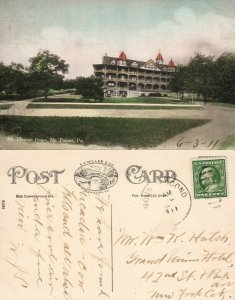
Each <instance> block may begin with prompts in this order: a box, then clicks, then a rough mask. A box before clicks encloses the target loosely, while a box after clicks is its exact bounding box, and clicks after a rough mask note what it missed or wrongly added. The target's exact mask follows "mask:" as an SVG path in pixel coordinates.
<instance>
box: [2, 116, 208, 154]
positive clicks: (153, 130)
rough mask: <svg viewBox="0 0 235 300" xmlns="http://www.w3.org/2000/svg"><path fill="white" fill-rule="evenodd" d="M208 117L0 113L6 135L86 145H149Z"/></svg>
mask: <svg viewBox="0 0 235 300" xmlns="http://www.w3.org/2000/svg"><path fill="white" fill-rule="evenodd" d="M207 122H209V120H188V119H186V120H185V119H184V120H178V119H177V120H175V119H170V120H168V119H134V118H133V119H126V118H79V117H68V118H66V117H23V116H0V130H1V132H2V133H3V134H5V135H8V136H9V135H13V136H20V137H23V138H42V139H50V138H56V139H59V138H63V139H81V140H83V144H84V145H90V144H96V145H102V146H123V147H125V148H129V149H130V148H135V149H137V148H146V147H154V146H157V145H159V144H161V143H163V142H164V141H166V140H167V139H169V138H171V137H173V136H175V135H176V134H179V133H181V132H184V131H185V130H188V129H190V128H192V127H196V126H200V125H203V124H205V123H207Z"/></svg>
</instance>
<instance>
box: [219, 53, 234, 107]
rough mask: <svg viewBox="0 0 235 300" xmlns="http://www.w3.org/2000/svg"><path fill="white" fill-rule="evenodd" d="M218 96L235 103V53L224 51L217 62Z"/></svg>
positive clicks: (220, 98)
mask: <svg viewBox="0 0 235 300" xmlns="http://www.w3.org/2000/svg"><path fill="white" fill-rule="evenodd" d="M215 84H216V97H217V98H218V99H219V100H222V101H225V102H233V103H235V53H224V54H222V55H221V56H220V57H218V59H217V60H216V62H215Z"/></svg>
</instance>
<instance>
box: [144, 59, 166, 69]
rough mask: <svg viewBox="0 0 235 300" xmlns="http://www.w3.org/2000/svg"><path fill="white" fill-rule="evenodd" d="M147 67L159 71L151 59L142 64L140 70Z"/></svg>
mask: <svg viewBox="0 0 235 300" xmlns="http://www.w3.org/2000/svg"><path fill="white" fill-rule="evenodd" d="M149 65H153V67H154V69H155V70H157V71H161V70H160V69H159V68H158V65H157V64H156V63H155V62H154V61H153V60H152V59H149V60H148V61H147V62H146V63H144V64H143V65H142V67H141V68H147V67H148V66H149Z"/></svg>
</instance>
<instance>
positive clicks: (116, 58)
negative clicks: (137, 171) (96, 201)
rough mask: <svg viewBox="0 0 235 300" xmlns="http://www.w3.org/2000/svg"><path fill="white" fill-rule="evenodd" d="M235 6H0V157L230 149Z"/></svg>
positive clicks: (154, 1) (144, 2)
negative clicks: (51, 151)
mask: <svg viewBox="0 0 235 300" xmlns="http://www.w3.org/2000/svg"><path fill="white" fill-rule="evenodd" d="M234 15H235V1H234V0H223V1H219V0H207V1H205V0H197V1H195V0H135V1H134V0H66V1H64V0H40V1H39V0H21V1H18V0H0V148H1V149H3V150H4V149H5V150H7V149H15V150H19V149H26V150H29V149H31V150H33V149H35V150H38V149H44V150H46V149H61V150H66V149H67V150H72V149H73V150H82V149H83V150H85V149H90V150H92V149H93V150H95V149H108V150H110V149H164V150H166V149H168V150H170V149H171V150H172V149H175V150H183V149H189V150H198V149H199V150H217V149H224V150H225V149H235V125H234V117H235V89H234V86H235V73H234V70H235V47H234V45H235V20H234Z"/></svg>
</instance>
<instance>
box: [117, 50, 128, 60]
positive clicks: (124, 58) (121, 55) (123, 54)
mask: <svg viewBox="0 0 235 300" xmlns="http://www.w3.org/2000/svg"><path fill="white" fill-rule="evenodd" d="M119 59H120V60H127V58H126V54H125V52H123V51H122V52H121V54H120V55H119Z"/></svg>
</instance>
